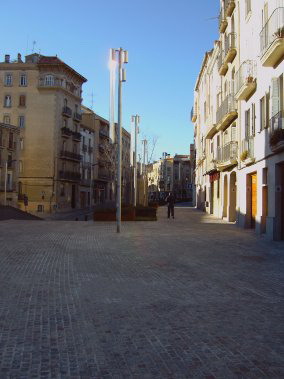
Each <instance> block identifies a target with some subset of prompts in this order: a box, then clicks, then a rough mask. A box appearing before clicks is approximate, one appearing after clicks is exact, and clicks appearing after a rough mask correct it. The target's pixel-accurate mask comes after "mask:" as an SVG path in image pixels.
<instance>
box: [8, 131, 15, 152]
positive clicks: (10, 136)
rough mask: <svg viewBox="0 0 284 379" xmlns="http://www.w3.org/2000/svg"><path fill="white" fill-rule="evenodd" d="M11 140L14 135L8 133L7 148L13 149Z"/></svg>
mask: <svg viewBox="0 0 284 379" xmlns="http://www.w3.org/2000/svg"><path fill="white" fill-rule="evenodd" d="M13 140H14V135H13V133H11V132H10V133H9V142H8V149H13V147H14V145H13Z"/></svg>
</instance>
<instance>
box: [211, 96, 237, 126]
mask: <svg viewBox="0 0 284 379" xmlns="http://www.w3.org/2000/svg"><path fill="white" fill-rule="evenodd" d="M237 117H238V112H237V103H236V101H235V97H234V96H233V95H232V94H230V95H228V96H227V97H226V98H225V100H224V101H223V102H222V104H221V105H220V107H219V108H218V110H217V113H216V122H217V125H216V129H217V131H219V130H224V129H226V128H227V127H228V126H229V125H230V124H231V123H232V122H233V121H234V120H235V119H236V118H237Z"/></svg>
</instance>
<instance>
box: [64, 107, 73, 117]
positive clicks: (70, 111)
mask: <svg viewBox="0 0 284 379" xmlns="http://www.w3.org/2000/svg"><path fill="white" fill-rule="evenodd" d="M62 115H63V116H66V117H71V116H72V110H71V109H70V108H69V107H66V106H65V107H63V109H62Z"/></svg>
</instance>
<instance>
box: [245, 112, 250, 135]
mask: <svg viewBox="0 0 284 379" xmlns="http://www.w3.org/2000/svg"><path fill="white" fill-rule="evenodd" d="M249 137H250V109H248V110H247V111H245V138H246V139H248V138H249Z"/></svg>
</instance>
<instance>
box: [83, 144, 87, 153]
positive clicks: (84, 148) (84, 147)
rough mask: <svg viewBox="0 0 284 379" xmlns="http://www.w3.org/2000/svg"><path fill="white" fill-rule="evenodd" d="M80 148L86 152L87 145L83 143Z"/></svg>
mask: <svg viewBox="0 0 284 379" xmlns="http://www.w3.org/2000/svg"><path fill="white" fill-rule="evenodd" d="M82 150H83V152H84V153H86V152H87V150H88V146H87V145H83V146H82Z"/></svg>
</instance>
